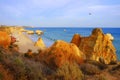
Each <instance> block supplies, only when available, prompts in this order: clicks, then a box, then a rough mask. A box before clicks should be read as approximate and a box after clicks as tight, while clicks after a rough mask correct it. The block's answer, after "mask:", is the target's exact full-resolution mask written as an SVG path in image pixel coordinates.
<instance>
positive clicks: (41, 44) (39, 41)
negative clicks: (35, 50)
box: [34, 38, 46, 49]
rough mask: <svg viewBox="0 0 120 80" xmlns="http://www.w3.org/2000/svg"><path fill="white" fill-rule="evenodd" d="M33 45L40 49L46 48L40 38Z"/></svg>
mask: <svg viewBox="0 0 120 80" xmlns="http://www.w3.org/2000/svg"><path fill="white" fill-rule="evenodd" d="M34 45H35V46H37V47H40V48H42V49H44V48H46V46H45V44H44V42H43V39H42V38H38V40H37V41H36V42H35V44H34Z"/></svg>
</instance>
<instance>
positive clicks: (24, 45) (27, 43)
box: [12, 32, 39, 53]
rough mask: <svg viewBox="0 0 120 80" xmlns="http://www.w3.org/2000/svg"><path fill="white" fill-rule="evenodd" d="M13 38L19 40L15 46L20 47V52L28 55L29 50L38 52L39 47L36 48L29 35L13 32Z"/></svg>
mask: <svg viewBox="0 0 120 80" xmlns="http://www.w3.org/2000/svg"><path fill="white" fill-rule="evenodd" d="M12 36H14V37H15V38H16V39H17V42H15V44H17V45H18V47H19V52H21V53H26V52H27V51H28V49H31V50H32V51H33V52H37V51H38V49H39V47H36V46H34V42H33V41H32V40H31V39H30V38H29V35H28V34H25V33H24V34H23V33H20V32H19V33H18V32H13V33H12Z"/></svg>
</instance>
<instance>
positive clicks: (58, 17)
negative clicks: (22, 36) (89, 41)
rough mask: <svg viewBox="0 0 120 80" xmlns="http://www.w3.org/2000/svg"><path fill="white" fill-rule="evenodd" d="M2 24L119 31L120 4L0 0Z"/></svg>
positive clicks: (102, 0)
mask: <svg viewBox="0 0 120 80" xmlns="http://www.w3.org/2000/svg"><path fill="white" fill-rule="evenodd" d="M0 24H1V25H21V26H35V27H120V0H0Z"/></svg>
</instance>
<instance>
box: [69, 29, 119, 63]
mask: <svg viewBox="0 0 120 80" xmlns="http://www.w3.org/2000/svg"><path fill="white" fill-rule="evenodd" d="M76 37H78V38H76ZM112 39H113V38H112ZM71 42H72V43H74V44H76V45H77V46H78V47H79V49H80V50H81V51H82V52H83V53H84V54H85V55H86V59H87V60H96V61H99V62H102V63H105V64H109V63H111V62H115V61H116V60H117V57H116V49H115V47H114V46H113V44H112V40H111V38H110V37H108V35H106V34H104V33H103V32H102V29H99V28H95V29H94V30H93V31H92V34H91V35H90V36H88V37H80V36H79V35H76V34H75V35H74V37H73V39H72V41H71Z"/></svg>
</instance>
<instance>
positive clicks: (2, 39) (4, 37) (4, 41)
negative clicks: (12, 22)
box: [0, 31, 11, 48]
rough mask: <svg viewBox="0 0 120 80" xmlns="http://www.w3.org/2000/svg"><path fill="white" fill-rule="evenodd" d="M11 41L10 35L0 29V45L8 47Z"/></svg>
mask: <svg viewBox="0 0 120 80" xmlns="http://www.w3.org/2000/svg"><path fill="white" fill-rule="evenodd" d="M10 43H11V37H10V36H9V35H8V34H7V33H6V32H3V31H0V46H1V47H4V48H8V46H9V45H10Z"/></svg>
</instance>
